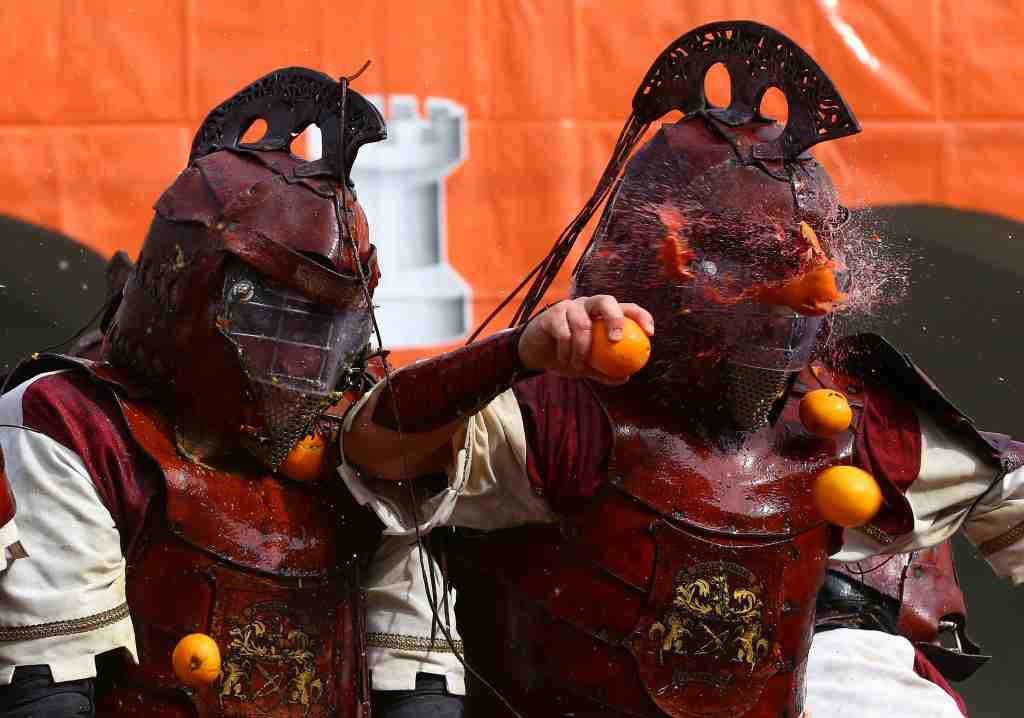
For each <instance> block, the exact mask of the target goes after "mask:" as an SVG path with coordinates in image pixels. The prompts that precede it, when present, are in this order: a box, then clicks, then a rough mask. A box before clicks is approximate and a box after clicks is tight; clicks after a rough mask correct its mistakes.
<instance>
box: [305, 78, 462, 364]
mask: <svg viewBox="0 0 1024 718" xmlns="http://www.w3.org/2000/svg"><path fill="white" fill-rule="evenodd" d="M367 99H368V100H370V101H371V102H372V103H373V104H375V105H376V106H377V107H379V108H380V109H381V111H382V112H383V113H384V115H385V116H386V117H387V125H388V139H387V140H386V141H384V142H376V143H373V144H369V145H365V146H364V147H362V148H361V149H360V150H359V160H358V161H357V162H356V164H355V166H354V167H353V169H352V180H353V182H355V185H356V193H357V196H358V197H359V203H360V204H361V205H362V206H363V209H364V210H365V212H366V217H367V220H368V221H369V223H370V237H371V239H372V241H373V242H374V244H376V245H377V251H378V255H379V257H380V263H381V271H382V276H381V282H380V285H379V286H378V287H377V291H376V293H375V295H374V304H375V305H377V307H378V309H377V319H378V321H379V322H380V325H381V335H382V338H383V341H384V344H385V346H387V347H388V348H389V349H394V348H400V347H422V346H430V345H432V344H440V343H444V342H449V341H453V340H456V339H459V338H460V337H462V336H464V335H465V334H466V332H467V330H468V327H469V325H470V321H471V317H470V304H469V299H470V287H469V285H468V284H467V283H466V281H465V280H464V279H463V278H462V277H460V276H459V275H458V274H457V273H456V272H455V270H454V269H452V267H451V266H450V265H449V264H448V257H447V246H446V236H445V232H446V209H447V207H446V200H445V178H447V177H448V175H450V174H451V173H452V172H453V171H454V170H455V168H456V167H458V166H459V164H461V163H462V161H463V160H464V159H465V158H466V150H467V142H466V111H465V109H464V108H463V107H461V106H460V105H458V104H456V103H454V102H452V101H451V100H446V99H442V98H436V97H430V98H427V101H426V115H427V116H426V118H423V117H421V116H420V114H419V112H418V110H417V102H416V98H415V97H413V96H411V95H390V96H388V97H387V98H381V97H380V96H374V95H369V96H367ZM385 99H386V102H385ZM310 135H311V136H310V141H309V143H308V147H309V150H308V154H309V157H310V159H315V158H317V157H319V156H320V135H319V132H316V128H315V127H313V128H311V132H310Z"/></svg>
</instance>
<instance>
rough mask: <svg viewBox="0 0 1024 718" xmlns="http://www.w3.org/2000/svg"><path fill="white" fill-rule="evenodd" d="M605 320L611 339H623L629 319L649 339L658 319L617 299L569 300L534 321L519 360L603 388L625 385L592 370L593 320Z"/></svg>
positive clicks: (521, 340)
mask: <svg viewBox="0 0 1024 718" xmlns="http://www.w3.org/2000/svg"><path fill="white" fill-rule="evenodd" d="M598 317H601V318H602V319H604V321H605V325H606V326H607V329H608V338H609V339H611V340H612V341H618V340H619V339H620V338H621V337H622V323H623V322H622V320H623V317H629V318H630V319H632V320H633V321H635V322H636V323H637V324H639V325H640V328H641V329H643V330H644V331H645V332H647V335H648V336H653V335H654V318H653V317H651V315H650V313H649V312H648V311H647V310H646V309H643V308H642V307H640V306H638V305H636V304H628V303H627V304H619V302H618V301H617V300H616V299H615V297H611V296H609V295H607V294H601V295H597V296H593V297H579V298H578V299H566V300H564V301H561V302H559V303H558V304H554V305H552V306H550V307H548V308H547V309H546V310H545V311H544V312H543V313H541V314H540V315H538V316H536V317H534V318H533V319H532V320H531V321H530V323H529V324H527V325H526V330H525V331H524V332H523V335H522V336H521V337H520V338H519V358H520V360H521V361H522V362H523V365H524V366H526V367H527V368H528V369H540V370H544V369H549V370H551V371H555V372H558V373H559V374H562V375H564V376H571V377H587V378H590V379H595V380H597V381H599V382H601V383H603V384H623V383H625V381H626V380H625V379H613V378H612V377H609V376H607V375H605V374H602V373H601V372H599V371H597V370H596V369H594V368H593V367H591V366H590V364H589V362H588V359H589V357H590V347H591V335H592V330H593V320H594V319H596V318H598Z"/></svg>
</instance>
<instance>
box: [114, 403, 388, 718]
mask: <svg viewBox="0 0 1024 718" xmlns="http://www.w3.org/2000/svg"><path fill="white" fill-rule="evenodd" d="M121 404H122V408H123V409H124V413H125V416H126V418H127V420H128V424H129V428H130V430H131V432H132V435H133V436H134V437H135V439H136V441H137V442H138V443H139V444H140V446H142V448H143V449H144V450H145V451H146V452H147V453H148V454H149V456H150V457H152V458H153V459H154V460H155V461H156V462H157V463H158V464H159V465H160V468H161V470H162V471H163V474H164V477H165V480H166V484H165V485H166V514H165V516H163V517H160V520H155V521H152V522H151V525H150V527H149V528H148V529H147V531H146V533H145V534H144V537H143V541H144V547H143V549H142V550H141V552H140V557H139V558H138V560H137V561H136V562H135V563H134V564H133V565H131V566H129V569H128V602H129V605H130V606H131V610H132V618H133V622H134V624H135V629H136V638H137V644H138V647H139V652H140V665H139V666H137V667H134V666H133V667H129V668H128V669H127V670H126V671H124V673H123V675H119V676H117V677H116V678H115V680H114V686H113V688H112V690H111V691H110V692H109V693H108V694H107V695H106V697H105V699H104V704H103V705H102V706H101V707H102V708H103V710H104V711H105V712H103V713H101V714H102V715H110V716H122V715H147V716H161V717H162V716H201V717H205V716H237V717H238V718H257V717H258V718H286V717H287V718H295V717H298V716H302V717H303V718H328V717H330V718H336V717H345V718H355V717H357V716H368V711H369V697H368V690H369V687H368V682H367V677H366V669H365V659H364V653H365V650H364V647H363V644H362V632H363V629H362V613H361V611H362V598H361V592H360V589H359V574H358V563H357V555H360V554H361V551H362V550H363V549H364V548H366V547H367V546H369V545H371V543H370V542H372V540H373V538H374V537H375V533H374V529H373V528H372V526H371V525H370V524H368V523H364V522H363V521H362V520H361V519H362V517H363V515H364V514H363V513H362V510H361V509H359V508H358V507H356V506H355V505H354V504H353V503H352V502H351V500H349V501H348V502H347V503H346V497H347V494H344V493H335V491H334V489H335V488H337V487H336V486H335V484H334V483H330V482H323V483H317V484H312V485H298V484H290V483H286V482H283V481H281V480H278V479H275V478H273V477H269V476H256V475H253V476H247V475H244V474H233V473H230V472H224V471H218V470H216V469H212V468H210V467H205V466H200V465H197V464H191V463H189V462H186V461H185V460H183V459H182V458H180V457H179V456H178V455H177V453H176V452H175V451H174V448H173V444H172V443H171V434H170V433H169V430H170V429H169V427H170V424H169V422H167V421H166V419H165V418H164V417H163V416H162V415H161V414H160V413H159V412H157V411H156V410H155V408H154V407H153V406H152V405H150V404H147V403H144V402H130V401H128V400H126V399H124V398H123V397H122V398H121ZM340 490H341V491H342V492H343V491H344V488H343V487H340ZM154 518H155V517H154ZM343 547H344V549H343ZM195 632H201V633H207V634H209V635H210V636H211V637H212V638H213V639H214V640H215V641H216V642H217V645H218V647H219V648H220V652H221V659H222V675H221V677H220V678H219V679H218V680H216V681H214V682H213V683H211V684H210V685H208V686H204V687H202V688H199V689H195V690H189V691H187V692H186V691H183V686H182V685H181V683H180V682H179V681H178V680H177V679H176V678H175V676H174V675H173V672H172V669H171V661H170V656H171V654H172V652H173V650H174V646H175V645H176V643H177V641H178V640H180V639H181V638H182V637H183V636H185V635H187V634H189V633H195ZM143 708H144V710H143Z"/></svg>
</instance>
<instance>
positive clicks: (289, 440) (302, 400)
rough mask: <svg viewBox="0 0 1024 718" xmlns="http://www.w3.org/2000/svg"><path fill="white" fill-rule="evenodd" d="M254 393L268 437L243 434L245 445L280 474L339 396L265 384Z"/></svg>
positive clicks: (265, 435) (259, 384)
mask: <svg viewBox="0 0 1024 718" xmlns="http://www.w3.org/2000/svg"><path fill="white" fill-rule="evenodd" d="M252 389H253V391H254V392H255V393H256V399H257V401H258V403H259V406H260V408H261V413H262V415H263V428H264V431H265V432H266V433H265V434H263V435H260V436H255V435H251V434H243V436H242V443H243V444H244V445H245V448H246V449H248V450H249V451H250V452H251V453H252V454H253V455H254V456H255V457H256V458H257V459H259V460H260V461H261V462H262V463H263V464H264V465H265V466H266V467H267V468H269V469H270V470H271V471H277V469H278V467H280V466H281V464H282V463H283V462H284V460H285V459H286V458H288V453H289V452H290V451H291V450H292V447H294V446H295V445H296V444H297V443H298V442H299V440H300V439H302V438H303V437H304V436H305V435H306V434H307V433H308V432H309V429H310V428H311V427H312V425H313V422H314V421H315V420H316V418H317V417H318V416H320V414H321V413H322V412H323V411H324V409H326V408H327V407H328V406H330V405H331V403H332V402H333V401H334V400H335V396H334V395H333V394H332V395H327V396H324V395H321V394H303V393H301V392H297V391H295V390H293V389H288V388H284V387H276V386H273V385H271V384H266V383H263V382H253V384H252Z"/></svg>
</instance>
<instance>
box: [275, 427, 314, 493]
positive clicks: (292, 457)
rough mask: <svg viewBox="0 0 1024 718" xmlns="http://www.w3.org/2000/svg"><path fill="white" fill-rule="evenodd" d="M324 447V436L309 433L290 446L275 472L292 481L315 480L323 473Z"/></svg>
mask: <svg viewBox="0 0 1024 718" xmlns="http://www.w3.org/2000/svg"><path fill="white" fill-rule="evenodd" d="M324 449H325V444H324V438H323V437H322V436H320V435H319V434H309V435H308V436H306V437H305V438H303V439H301V440H300V441H299V443H297V444H296V445H295V446H294V447H293V448H292V450H291V451H290V452H289V453H288V457H287V458H286V459H285V460H284V462H283V463H282V464H281V467H280V468H279V469H278V470H277V472H278V473H279V474H281V476H283V477H285V478H286V479H291V480H292V481H302V482H310V481H316V480H317V479H319V478H320V476H321V475H322V473H323V469H324V456H325V452H324Z"/></svg>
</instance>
